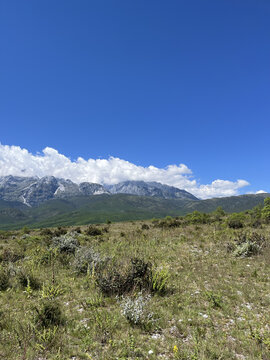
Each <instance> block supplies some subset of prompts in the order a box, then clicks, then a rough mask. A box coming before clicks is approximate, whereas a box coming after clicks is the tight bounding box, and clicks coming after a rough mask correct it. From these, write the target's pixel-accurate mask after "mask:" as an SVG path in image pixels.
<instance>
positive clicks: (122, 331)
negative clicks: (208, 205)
mask: <svg viewBox="0 0 270 360" xmlns="http://www.w3.org/2000/svg"><path fill="white" fill-rule="evenodd" d="M75 230H76V232H74V228H66V230H64V229H56V230H55V229H51V230H49V229H47V230H44V229H43V230H31V231H30V230H27V229H24V230H21V231H9V232H3V231H2V232H1V234H0V237H1V239H0V258H1V262H0V266H1V267H0V359H5V360H8V359H27V360H28V359H29V360H32V359H35V360H49V359H73V360H79V359H92V360H96V359H104V360H106V359H149V360H150V359H164V360H165V359H182V360H184V359H185V360H188V359H190V360H196V359H198V360H199V359H200V360H211V359H213V360H214V359H216V360H217V359H228V360H229V359H230V360H233V359H249V360H251V359H254V360H258V359H264V360H266V359H270V326H269V324H270V313H269V305H270V292H269V289H270V288H269V279H270V278H269V275H270V246H269V230H270V226H269V225H267V224H263V225H261V226H259V227H258V228H256V229H254V228H251V227H249V226H245V227H244V228H241V229H231V228H229V227H228V226H227V225H226V222H225V221H224V218H223V219H222V221H220V219H219V221H215V222H212V223H211V224H199V225H198V224H197V225H196V224H187V223H183V222H181V221H180V222H179V223H178V222H177V221H174V220H173V219H169V218H168V219H167V220H164V221H163V222H162V221H148V222H143V221H137V222H126V223H115V224H109V225H108V224H107V225H99V226H95V227H90V228H88V227H81V228H77V229H75ZM66 231H67V234H65V233H66ZM72 231H73V232H72ZM241 239H242V240H241ZM243 239H244V240H243ZM250 239H251V240H250ZM254 239H255V240H254ZM247 243H248V244H253V245H254V244H256V246H257V248H256V246H255V245H254V246H253V247H252V246H250V247H248V246H246V245H245V244H247ZM245 246H246V248H248V249H246V248H245ZM254 249H255V250H256V251H255V250H254Z"/></svg>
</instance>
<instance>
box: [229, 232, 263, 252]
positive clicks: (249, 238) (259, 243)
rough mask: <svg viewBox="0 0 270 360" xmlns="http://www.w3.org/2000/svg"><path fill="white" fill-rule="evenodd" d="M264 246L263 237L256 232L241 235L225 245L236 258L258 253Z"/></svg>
mask: <svg viewBox="0 0 270 360" xmlns="http://www.w3.org/2000/svg"><path fill="white" fill-rule="evenodd" d="M265 245H266V239H265V237H264V236H262V235H260V234H258V233H257V232H253V233H251V234H249V233H242V234H239V235H238V237H237V238H236V239H234V241H233V242H231V243H229V244H228V245H227V250H228V251H229V252H233V255H234V256H236V257H249V256H253V255H257V254H258V253H260V252H261V251H262V249H263V247H264V246H265Z"/></svg>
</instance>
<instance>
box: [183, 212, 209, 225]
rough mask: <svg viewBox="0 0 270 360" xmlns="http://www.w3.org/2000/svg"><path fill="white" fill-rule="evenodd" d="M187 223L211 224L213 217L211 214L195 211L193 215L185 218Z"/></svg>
mask: <svg viewBox="0 0 270 360" xmlns="http://www.w3.org/2000/svg"><path fill="white" fill-rule="evenodd" d="M185 223H187V224H192V225H193V224H195V225H196V224H210V223H211V217H210V215H209V214H205V213H201V212H199V211H193V213H191V214H187V215H186V216H185Z"/></svg>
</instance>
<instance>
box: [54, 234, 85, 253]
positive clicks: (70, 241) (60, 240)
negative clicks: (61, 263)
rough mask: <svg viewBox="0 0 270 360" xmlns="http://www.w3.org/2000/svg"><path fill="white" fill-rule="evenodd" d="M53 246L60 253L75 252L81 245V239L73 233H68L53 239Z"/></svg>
mask: <svg viewBox="0 0 270 360" xmlns="http://www.w3.org/2000/svg"><path fill="white" fill-rule="evenodd" d="M52 246H53V247H54V248H57V249H58V250H59V252H60V253H69V254H74V253H75V251H76V250H77V249H78V247H79V246H80V244H79V241H78V240H77V239H76V238H75V237H74V236H73V234H71V233H70V234H66V235H62V236H60V237H54V238H53V239H52Z"/></svg>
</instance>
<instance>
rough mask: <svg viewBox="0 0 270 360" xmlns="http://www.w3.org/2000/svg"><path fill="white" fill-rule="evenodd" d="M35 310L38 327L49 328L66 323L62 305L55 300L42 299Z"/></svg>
mask: <svg viewBox="0 0 270 360" xmlns="http://www.w3.org/2000/svg"><path fill="white" fill-rule="evenodd" d="M34 311H35V317H34V318H35V322H36V324H37V326H38V327H42V328H47V327H50V326H59V325H62V324H63V323H64V318H63V315H62V311H61V307H60V305H59V303H58V302H56V301H55V300H45V301H42V302H41V304H40V306H39V307H34Z"/></svg>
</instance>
